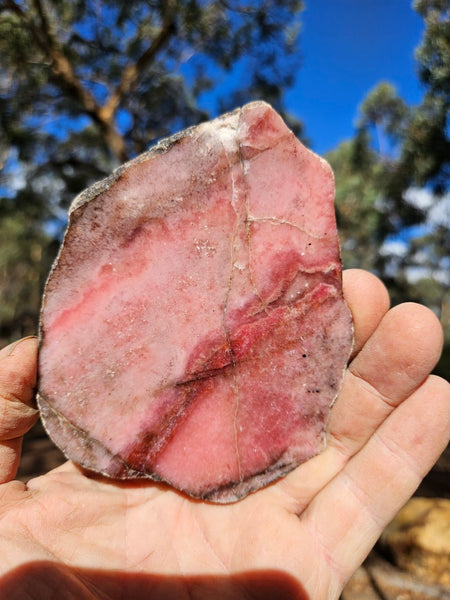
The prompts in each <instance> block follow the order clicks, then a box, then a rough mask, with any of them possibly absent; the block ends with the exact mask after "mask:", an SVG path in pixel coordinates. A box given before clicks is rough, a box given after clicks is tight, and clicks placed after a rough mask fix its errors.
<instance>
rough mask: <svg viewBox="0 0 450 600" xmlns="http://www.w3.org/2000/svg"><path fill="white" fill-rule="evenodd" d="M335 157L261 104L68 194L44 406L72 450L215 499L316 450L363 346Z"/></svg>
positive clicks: (50, 305)
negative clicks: (346, 274)
mask: <svg viewBox="0 0 450 600" xmlns="http://www.w3.org/2000/svg"><path fill="white" fill-rule="evenodd" d="M333 201H334V182H333V175H332V172H331V170H330V167H329V166H328V165H327V163H326V162H325V161H324V160H322V159H321V158H319V157H318V156H316V155H314V154H313V153H312V152H310V151H309V150H307V149H306V148H305V147H304V146H302V144H301V143H300V142H299V141H298V140H297V139H296V138H295V136H294V134H293V133H292V132H291V131H290V130H289V129H288V128H287V127H286V125H285V124H284V123H283V121H282V119H281V117H280V116H279V115H278V114H277V113H276V112H275V111H274V110H273V109H272V108H271V107H270V106H268V105H267V104H265V103H262V102H255V103H252V104H249V105H247V106H245V107H243V108H242V109H238V110H236V111H234V112H233V113H230V114H227V115H225V116H223V117H221V118H218V119H216V120H214V121H211V122H209V123H205V124H202V125H199V126H198V127H195V128H192V129H188V130H186V131H184V132H182V133H180V134H178V135H176V136H174V137H172V138H169V139H167V140H165V141H163V142H161V143H160V144H159V145H158V146H156V147H155V148H153V149H152V150H150V151H149V152H148V153H146V154H144V155H142V156H140V157H138V158H137V159H135V160H134V161H132V162H130V163H127V164H126V165H124V166H122V167H120V168H119V169H118V170H117V171H116V172H115V173H114V174H113V175H112V176H111V177H110V178H108V179H106V180H105V181H103V182H100V183H98V184H95V185H94V186H92V187H91V188H89V189H88V190H87V191H85V192H83V193H82V194H81V195H80V196H79V197H78V198H77V199H76V200H75V202H74V204H73V206H72V208H71V211H70V219H69V225H68V229H67V232H66V235H65V238H64V242H63V244H62V247H61V250H60V253H59V256H58V259H57V261H56V263H55V265H54V267H53V270H52V272H51V274H50V277H49V280H48V282H47V286H46V289H45V294H44V300H43V307H42V315H41V331H40V353H39V393H38V402H39V406H40V410H41V415H42V419H43V422H44V425H45V427H46V429H47V431H48V433H49V434H50V436H51V437H52V438H53V440H54V441H55V442H56V443H57V445H58V446H59V447H60V448H61V449H62V450H63V451H64V453H65V454H66V456H67V457H69V458H70V459H72V460H74V461H75V462H77V463H79V464H81V465H83V466H84V467H86V468H88V469H91V470H94V471H98V472H101V473H103V474H105V475H107V476H110V477H114V478H135V477H149V478H152V479H155V480H162V481H166V482H168V483H170V484H171V485H172V486H174V487H175V488H178V489H179V490H182V491H184V492H186V493H187V494H190V495H192V496H195V497H201V498H206V499H209V500H214V501H217V502H231V501H234V500H236V499H239V498H242V497H243V496H245V495H246V494H248V493H249V492H251V491H253V490H255V489H258V488H260V487H262V486H264V485H266V484H268V483H269V482H271V481H273V480H274V479H276V478H278V477H280V476H281V475H283V474H285V473H287V472H288V471H290V470H291V469H293V468H294V467H296V466H297V465H299V464H300V463H302V462H303V461H305V460H307V459H308V458H310V457H312V456H314V455H315V454H317V453H318V452H320V451H321V450H322V449H323V447H324V443H325V427H326V421H327V415H328V412H329V408H330V406H331V404H332V402H333V400H334V399H335V397H336V395H337V393H338V390H339V388H340V385H341V380H342V377H343V372H344V368H345V365H346V362H347V360H348V357H349V353H350V349H351V345H352V324H351V315H350V312H349V309H348V308H347V306H346V304H345V302H344V300H343V297H342V289H341V263H340V257H339V244H338V239H337V232H336V224H335V216H334V206H333Z"/></svg>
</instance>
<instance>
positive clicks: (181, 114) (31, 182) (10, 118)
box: [0, 0, 303, 341]
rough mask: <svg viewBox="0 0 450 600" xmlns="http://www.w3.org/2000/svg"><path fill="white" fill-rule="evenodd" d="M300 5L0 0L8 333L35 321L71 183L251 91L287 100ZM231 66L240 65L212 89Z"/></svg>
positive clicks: (279, 0) (0, 156) (214, 0)
mask: <svg viewBox="0 0 450 600" xmlns="http://www.w3.org/2000/svg"><path fill="white" fill-rule="evenodd" d="M302 8H303V5H302V2H301V1H299V0H133V2H122V0H100V1H99V0H0V55H1V57H2V60H1V61H0V168H1V171H0V219H1V222H0V236H1V243H2V247H1V265H0V268H1V274H2V284H1V301H0V306H1V308H0V324H2V325H1V327H2V336H3V338H4V341H6V339H7V338H8V337H10V336H13V335H16V334H17V330H16V329H14V327H13V325H12V323H13V322H16V323H18V328H19V330H20V331H21V332H28V333H29V332H31V331H32V330H33V329H35V328H36V320H37V312H38V306H39V295H40V290H41V285H42V273H45V272H46V271H47V269H48V261H49V258H50V255H51V254H52V252H53V253H54V248H55V246H56V245H57V243H55V242H57V240H58V236H60V235H61V232H62V229H63V227H64V225H65V214H66V210H67V207H68V205H69V203H70V201H71V200H72V199H73V197H74V196H75V195H76V194H77V193H78V192H80V191H81V190H83V189H84V188H85V187H87V186H88V185H89V184H90V183H92V182H93V181H96V180H98V179H100V178H102V177H104V176H105V175H106V174H108V173H109V172H111V170H112V169H113V168H114V167H115V166H117V165H118V164H119V163H120V162H123V161H125V160H127V159H128V158H131V157H133V156H134V155H136V154H138V153H140V152H142V151H144V150H146V149H147V148H148V147H149V146H150V145H152V144H153V143H154V142H155V141H157V140H158V139H159V138H161V137H163V136H165V135H168V134H170V133H173V132H174V131H176V130H179V129H181V128H184V127H187V126H189V125H193V124H196V123H198V122H199V121H202V120H205V119H207V118H209V117H210V116H214V113H218V112H219V111H222V110H226V109H230V108H234V107H235V106H236V105H237V104H240V103H243V102H247V101H249V100H252V99H256V98H264V99H266V100H268V101H269V102H271V103H272V104H273V105H274V106H275V107H276V108H277V109H279V110H281V111H282V110H283V93H284V91H285V89H286V88H287V87H288V86H289V84H290V83H291V82H292V79H293V75H294V73H295V72H296V70H297V67H298V56H299V51H298V32H299V23H300V22H299V18H300V13H301V10H302ZM230 73H237V77H235V78H233V81H232V83H231V84H230V83H228V84H227V88H226V89H227V93H226V94H224V93H220V92H219V91H218V90H220V86H223V85H224V83H225V82H226V81H227V77H228V78H229V76H230ZM206 94H207V95H209V96H208V97H209V101H208V103H207V105H208V106H212V107H213V108H212V113H213V114H212V115H210V114H209V113H208V112H207V111H206V110H205V108H204V107H205V105H206V103H205V101H204V99H205V95H206ZM292 123H294V121H292ZM296 126H297V129H298V131H299V130H300V129H301V125H300V123H298V122H297V123H296ZM2 196H3V198H2ZM48 232H51V233H52V235H50V234H49V233H48ZM39 256H40V257H41V258H40V259H39V260H38V258H37V257H39ZM20 307H22V308H20Z"/></svg>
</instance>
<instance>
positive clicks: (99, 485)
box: [0, 270, 450, 600]
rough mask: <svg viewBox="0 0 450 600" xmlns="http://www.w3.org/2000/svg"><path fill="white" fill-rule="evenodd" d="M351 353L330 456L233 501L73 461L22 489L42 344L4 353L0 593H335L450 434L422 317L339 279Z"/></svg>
mask: <svg viewBox="0 0 450 600" xmlns="http://www.w3.org/2000/svg"><path fill="white" fill-rule="evenodd" d="M344 284H345V285H344V290H345V295H346V298H347V301H348V303H349V305H350V308H351V310H352V313H353V316H354V321H355V350H354V356H353V358H352V361H351V363H350V365H349V368H348V371H347V373H346V377H345V380H344V384H343V388H342V390H341V393H340V395H339V398H338V400H337V401H336V404H335V406H334V407H333V410H332V413H331V417H330V421H329V424H328V446H327V449H326V450H325V451H324V452H323V453H322V454H320V455H319V456H316V457H315V458H313V459H311V460H309V461H308V462H306V463H305V464H303V465H301V466H300V467H298V468H297V469H295V470H294V471H293V472H291V473H290V474H289V475H288V476H286V477H285V478H283V479H281V480H280V481H278V482H277V483H274V484H272V485H270V486H268V487H267V488H266V489H264V490H260V491H259V492H256V493H254V494H251V495H250V496H248V497H247V498H245V499H244V500H241V501H239V502H237V503H235V504H231V505H213V504H210V503H206V502H201V501H196V500H192V499H190V498H188V497H186V496H184V495H183V494H181V493H179V492H176V491H174V490H171V489H170V488H169V487H167V486H165V485H159V484H155V483H148V482H144V483H142V482H125V483H123V482H114V481H109V480H106V479H104V478H102V477H99V476H93V475H92V474H88V473H87V472H85V471H83V470H81V469H79V468H78V467H77V466H75V465H73V464H72V463H71V462H67V463H65V464H64V465H62V466H61V467H59V468H58V469H55V470H53V471H51V472H49V473H47V474H46V475H44V476H42V477H38V478H35V479H32V480H31V481H29V482H28V484H27V485H25V484H23V483H21V482H18V481H13V480H12V479H13V477H14V476H15V472H16V468H17V461H18V457H19V454H20V445H21V436H22V435H23V433H24V432H25V431H26V430H27V429H28V428H29V427H30V426H31V424H32V423H33V422H34V420H35V418H36V411H35V410H34V408H33V407H32V402H33V401H32V390H33V387H34V378H35V371H36V341H35V340H31V339H30V340H23V341H21V342H20V343H18V344H16V345H15V346H13V347H8V348H5V349H4V350H3V351H2V352H1V353H0V438H1V439H2V440H3V441H2V442H1V444H0V477H2V481H3V482H4V483H3V484H2V485H1V486H0V559H1V560H0V597H1V598H3V597H5V598H8V599H13V600H14V599H19V600H22V599H23V598H27V599H28V598H30V599H33V600H34V599H36V600H38V599H39V600H41V599H42V600H51V599H52V598H55V599H56V598H58V599H66V598H74V599H75V598H76V599H80V600H85V599H90V600H94V599H102V600H106V599H128V598H130V599H136V598H151V599H155V598H157V599H159V598H162V599H167V598H168V599H171V598H177V599H178V598H180V599H183V598H189V599H199V600H200V599H203V598H208V599H213V598H214V599H222V598H230V599H239V598H241V597H242V598H244V599H246V600H248V599H251V598H255V599H256V598H257V599H260V598H281V599H282V598H286V599H287V598H311V599H314V600H316V599H322V598H324V599H325V598H327V599H331V598H337V597H338V596H339V594H340V592H341V591H342V588H343V586H344V584H345V582H346V581H347V579H348V578H349V577H350V575H351V574H352V573H353V571H354V570H355V569H356V568H357V567H358V565H359V564H360V563H361V562H362V561H363V560H364V558H365V556H366V555H367V553H368V552H369V550H370V548H371V547H372V546H373V544H374V543H375V541H376V539H377V538H378V536H379V534H380V533H381V531H382V529H383V528H384V526H385V525H386V524H387V523H388V522H389V520H390V519H391V518H392V517H393V516H394V514H395V513H396V512H397V511H398V510H399V508H400V507H401V506H402V505H403V504H404V503H405V502H406V500H407V499H408V498H409V496H410V495H411V494H412V493H413V491H414V490H415V488H416V487H417V486H418V484H419V483H420V481H421V479H422V478H423V476H424V475H425V473H426V472H427V471H428V470H429V469H430V467H431V466H432V464H433V463H434V462H435V460H436V459H437V457H438V456H439V454H440V452H441V451H442V450H443V448H444V447H445V445H446V443H447V441H448V439H449V430H450V392H449V388H450V386H449V385H448V384H447V383H446V382H445V381H444V380H442V379H440V378H438V377H434V376H429V375H428V374H429V372H430V370H431V369H432V368H433V366H434V364H435V362H436V360H437V358H438V356H439V353H440V350H441V343H442V335H441V330H440V326H439V323H438V322H437V320H436V318H435V317H434V316H433V314H432V313H431V312H430V311H428V310H427V309H426V308H424V307H421V306H419V305H416V304H404V305H401V306H398V307H396V308H394V309H392V310H388V298H387V294H386V291H385V289H384V287H383V286H382V284H381V283H380V282H379V281H378V280H377V279H376V278H374V277H373V276H372V275H369V274H368V273H365V272H362V271H357V270H352V271H347V272H346V273H345V279H344Z"/></svg>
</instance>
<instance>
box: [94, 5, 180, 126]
mask: <svg viewBox="0 0 450 600" xmlns="http://www.w3.org/2000/svg"><path fill="white" fill-rule="evenodd" d="M164 7H165V10H164V16H163V22H162V25H161V29H160V30H159V33H158V35H157V36H156V37H155V38H154V39H153V41H152V43H151V44H150V46H149V47H148V48H147V50H145V52H144V53H143V54H142V55H141V56H140V57H139V58H138V59H137V61H136V62H135V63H133V64H129V65H128V66H127V67H126V68H125V70H124V71H123V74H122V78H121V80H120V83H119V85H118V86H117V87H116V89H115V90H114V91H113V93H112V94H111V95H110V96H109V98H108V99H107V101H106V102H105V104H104V105H103V106H102V107H101V109H100V113H101V115H102V118H104V119H106V120H110V119H112V117H113V116H114V114H115V111H116V110H117V107H118V106H119V104H120V102H121V100H122V98H123V96H124V95H125V94H127V93H128V92H129V91H130V90H131V88H132V87H133V85H134V84H135V83H136V81H137V80H138V78H139V76H140V75H141V73H142V72H143V71H144V70H145V69H146V68H147V66H148V65H150V64H151V63H152V61H153V60H154V58H155V56H156V55H157V53H158V52H159V51H160V50H161V48H162V47H163V46H164V45H165V44H166V43H167V41H168V40H169V38H170V37H171V35H172V34H173V33H174V31H175V10H174V9H175V2H174V0H168V1H167V2H165V3H164Z"/></svg>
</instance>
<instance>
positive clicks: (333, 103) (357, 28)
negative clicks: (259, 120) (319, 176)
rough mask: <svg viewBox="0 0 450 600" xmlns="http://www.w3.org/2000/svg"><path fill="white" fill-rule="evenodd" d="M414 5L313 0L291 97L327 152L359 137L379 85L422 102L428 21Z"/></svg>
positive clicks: (315, 142)
mask: <svg viewBox="0 0 450 600" xmlns="http://www.w3.org/2000/svg"><path fill="white" fill-rule="evenodd" d="M411 4H412V2H411V0H305V5H306V9H305V11H304V12H303V18H302V24H303V29H302V34H301V49H302V56H303V63H302V66H301V69H300V70H299V72H298V76H297V82H296V85H295V87H294V89H292V90H291V91H289V92H288V94H287V96H286V99H287V108H288V110H289V111H290V112H292V113H293V114H294V115H295V116H297V117H299V118H300V119H301V120H302V121H303V123H304V126H305V134H306V136H307V137H308V139H309V140H310V142H311V147H312V148H313V149H314V150H315V151H316V152H319V153H320V154H323V153H324V152H326V151H327V150H331V149H332V148H334V147H335V146H336V145H337V144H338V143H339V142H340V141H342V140H343V139H346V138H348V137H351V135H352V133H353V125H354V121H355V119H356V117H357V114H358V112H357V109H358V105H359V104H360V102H361V101H362V100H363V98H364V96H365V95H366V93H367V92H368V91H369V90H370V89H371V88H373V87H374V86H375V85H376V84H377V83H378V82H379V81H381V80H388V81H390V82H392V83H393V84H394V85H396V86H397V89H398V91H399V93H400V95H401V96H402V97H403V98H404V99H405V100H406V102H407V103H408V104H417V103H418V102H419V101H420V99H421V97H422V89H421V87H420V84H419V82H418V79H417V76H416V71H415V61H414V49H415V47H416V46H417V45H418V43H419V42H420V39H421V37H422V32H423V20H422V18H421V17H420V16H419V15H418V14H417V13H416V12H415V11H414V10H413V9H412V6H411Z"/></svg>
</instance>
